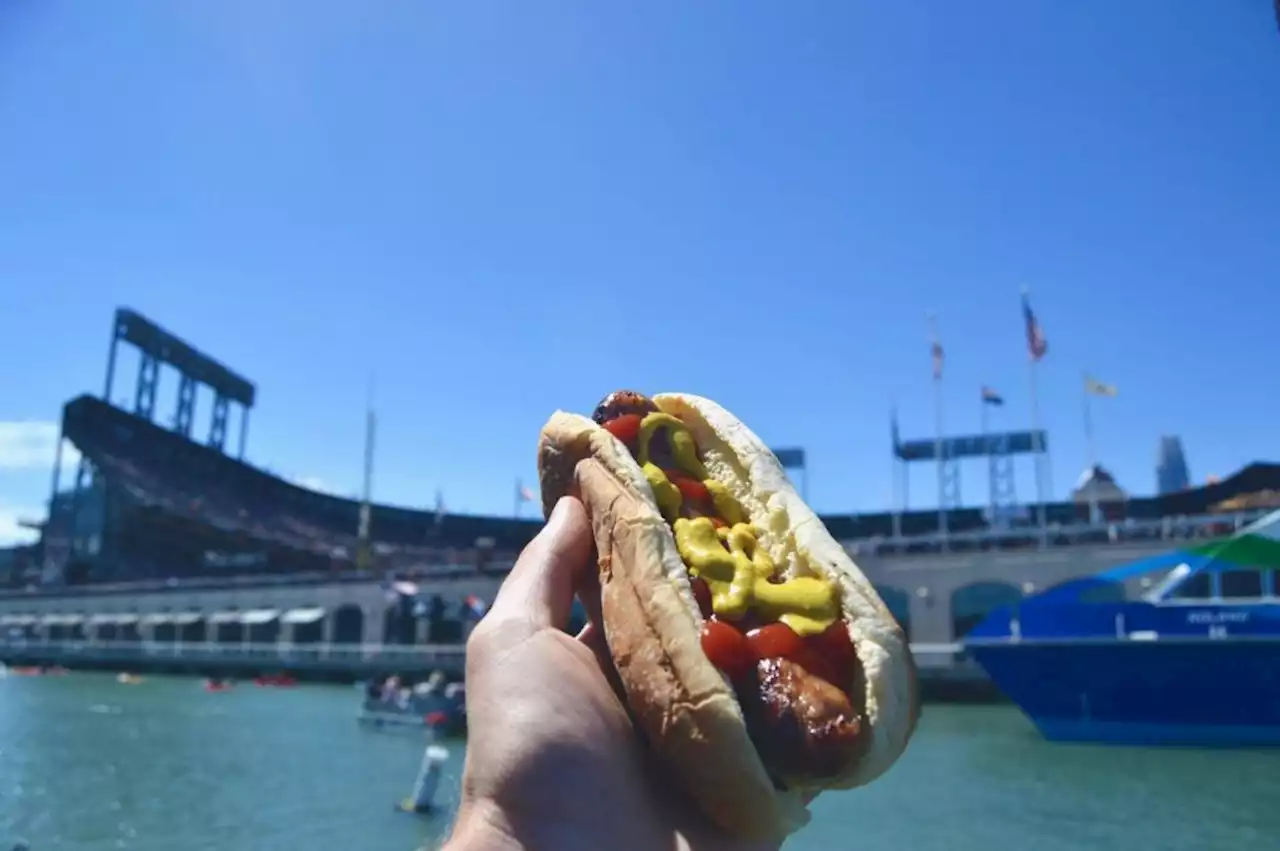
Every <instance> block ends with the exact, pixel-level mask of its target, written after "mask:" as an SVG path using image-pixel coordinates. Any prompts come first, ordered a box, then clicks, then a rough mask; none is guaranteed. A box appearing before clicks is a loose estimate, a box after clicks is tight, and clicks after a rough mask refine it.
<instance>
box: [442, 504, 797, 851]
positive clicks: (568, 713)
mask: <svg viewBox="0 0 1280 851" xmlns="http://www.w3.org/2000/svg"><path fill="white" fill-rule="evenodd" d="M594 566H595V558H594V537H593V535H592V531H591V522H590V520H588V518H587V513H586V509H585V508H584V507H583V505H582V503H581V502H579V501H578V500H577V499H575V498H573V497H565V498H563V499H561V500H560V501H559V502H558V503H557V504H556V507H555V510H554V511H553V512H552V513H551V517H550V518H549V519H548V521H547V524H546V526H544V527H543V529H542V531H541V532H539V533H538V536H537V537H536V538H534V540H533V542H532V543H530V544H529V546H528V547H526V548H525V550H524V552H523V553H521V554H520V558H519V559H518V561H517V562H516V565H515V567H514V568H512V570H511V572H510V573H509V574H508V575H507V577H506V579H505V580H504V581H503V583H502V587H501V589H500V590H499V591H498V596H497V598H496V599H495V600H494V601H493V603H492V605H491V606H490V608H489V611H488V613H487V614H486V616H485V618H484V620H482V621H481V622H480V623H479V624H478V625H477V626H476V630H475V632H473V633H472V636H471V640H470V642H469V643H468V645H467V675H468V682H469V684H470V685H469V689H468V692H469V701H468V704H469V705H468V708H467V726H468V730H469V736H468V741H467V759H466V765H465V766H464V767H463V775H462V799H461V801H460V802H459V805H458V813H457V817H456V818H455V819H454V824H453V828H452V831H451V834H450V835H449V837H448V839H447V840H446V841H445V844H444V846H443V848H442V849H441V851H508V849H510V851H518V849H533V848H554V849H557V851H578V849H582V851H587V849H591V851H595V849H600V848H607V849H609V851H632V849H635V851H650V849H654V848H669V849H679V851H777V849H778V848H779V847H780V844H779V843H767V842H766V843H748V842H743V841H741V840H735V839H731V838H728V837H726V836H724V835H723V834H722V833H721V832H719V831H717V830H716V829H714V828H713V827H712V826H711V824H710V823H709V822H708V821H707V820H706V819H705V818H703V817H702V816H701V815H700V814H698V813H696V812H694V811H693V810H692V808H691V807H690V806H689V805H687V804H684V803H683V802H680V801H678V800H675V799H674V798H673V796H671V795H670V794H669V793H667V791H666V790H665V789H664V788H663V787H662V786H661V784H659V783H657V782H655V781H654V780H653V779H652V777H651V776H650V774H649V772H648V771H647V770H646V768H645V760H644V756H643V754H642V752H641V751H640V750H639V748H638V745H637V742H636V735H635V732H634V728H633V727H632V726H631V722H630V720H629V719H628V717H627V713H626V710H624V709H623V707H622V705H621V703H620V702H619V701H618V698H617V696H616V695H615V694H614V692H613V690H612V688H611V687H610V686H609V681H608V679H607V678H606V675H605V672H604V668H603V667H602V666H601V665H600V664H599V663H598V662H597V660H598V659H600V658H601V656H600V655H597V654H600V653H603V658H608V649H607V648H601V647H600V646H599V645H598V644H597V643H596V642H599V641H600V640H601V637H600V634H599V632H594V631H593V628H592V627H591V626H588V627H586V628H585V629H584V630H583V632H582V633H580V634H579V636H578V637H577V638H574V637H573V636H571V635H569V634H567V633H566V632H564V628H565V627H566V626H567V625H568V624H569V620H570V616H571V612H572V608H573V601H574V596H575V594H577V593H586V591H587V589H588V588H590V586H591V577H592V576H593V571H594ZM595 594H596V595H597V597H598V595H599V591H598V590H596V591H595ZM597 605H598V604H597ZM597 610H598V609H597ZM486 621H487V622H488V626H487V627H486ZM593 636H594V637H593ZM548 683H554V684H555V686H554V688H549V687H548V685H547V684H548ZM586 801H590V802H591V803H590V805H589V806H584V802H586ZM542 814H545V815H542Z"/></svg>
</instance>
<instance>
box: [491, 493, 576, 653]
mask: <svg viewBox="0 0 1280 851" xmlns="http://www.w3.org/2000/svg"><path fill="white" fill-rule="evenodd" d="M593 543H594V542H593V539H592V535H591V521H590V520H589V519H588V518H587V510H586V508H584V507H583V505H582V503H581V502H579V501H578V500H577V499H575V498H573V497H568V496H566V497H562V498H561V499H560V501H559V502H557V503H556V507H555V508H554V509H553V510H552V512H551V517H549V518H548V519H547V525H545V526H543V527H542V531H541V532H539V533H538V535H537V537H535V538H534V539H533V540H532V541H531V542H530V543H529V545H528V546H527V547H525V548H524V551H523V552H522V553H520V558H519V559H517V560H516V564H515V567H513V568H512V569H511V572H510V573H509V574H507V578H506V579H505V580H504V581H503V583H502V587H501V588H499V589H498V595H497V597H496V598H495V599H494V601H493V604H492V606H491V607H490V608H489V612H488V614H487V615H486V617H492V618H494V619H495V620H511V621H525V622H527V623H528V624H529V626H531V627H534V628H538V629H541V628H544V627H556V628H560V629H563V628H564V626H565V625H566V624H567V623H568V622H569V614H570V610H571V609H572V608H573V595H574V590H575V589H576V588H577V586H578V585H579V583H580V581H581V578H582V577H583V576H584V575H585V573H586V571H587V570H588V568H589V567H590V566H591V563H592V561H593V559H592V549H593Z"/></svg>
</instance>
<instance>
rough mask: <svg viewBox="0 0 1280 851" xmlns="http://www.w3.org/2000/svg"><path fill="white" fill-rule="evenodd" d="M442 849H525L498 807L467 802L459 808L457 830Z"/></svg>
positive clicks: (450, 850) (518, 850)
mask: <svg viewBox="0 0 1280 851" xmlns="http://www.w3.org/2000/svg"><path fill="white" fill-rule="evenodd" d="M440 851H524V846H523V845H522V844H521V843H520V842H519V840H517V839H516V838H515V837H514V836H512V835H511V830H510V829H509V827H508V825H507V823H506V819H505V818H503V817H502V814H501V813H500V812H499V811H498V810H497V808H496V807H493V806H491V805H487V804H481V803H467V804H463V805H462V806H461V807H459V808H458V817H457V819H456V820H455V821H454V824H453V831H452V832H451V833H450V834H449V838H448V839H447V840H446V841H445V843H444V845H442V846H441V847H440Z"/></svg>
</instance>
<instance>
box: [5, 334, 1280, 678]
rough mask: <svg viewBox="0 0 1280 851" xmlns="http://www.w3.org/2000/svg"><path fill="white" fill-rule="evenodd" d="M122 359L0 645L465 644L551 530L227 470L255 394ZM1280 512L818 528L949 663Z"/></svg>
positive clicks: (902, 521)
mask: <svg viewBox="0 0 1280 851" xmlns="http://www.w3.org/2000/svg"><path fill="white" fill-rule="evenodd" d="M121 343H127V344H131V345H134V346H136V347H138V349H139V351H140V354H141V363H142V365H141V367H140V369H139V378H138V383H137V386H136V387H135V393H134V405H133V409H132V410H126V409H125V408H123V407H121V406H118V405H113V404H112V403H111V402H110V401H109V400H110V399H111V398H112V397H111V391H112V382H113V380H114V369H115V362H116V353H117V348H118V347H119V345H120V344H121ZM109 361H110V366H109V368H108V378H107V387H106V391H105V392H104V394H103V397H102V398H97V397H93V396H88V395H85V396H80V397H77V398H75V399H72V400H71V401H70V402H68V403H67V404H66V405H65V406H64V409H63V412H62V434H63V436H64V437H65V438H66V439H67V440H69V441H70V442H71V443H73V444H74V445H75V447H76V448H77V449H78V450H79V453H80V459H81V460H80V461H79V463H78V466H77V468H76V471H75V475H74V480H73V485H72V486H71V487H70V488H64V487H61V486H60V481H61V476H60V471H57V470H55V474H54V487H53V489H52V493H51V498H50V510H49V516H48V519H47V520H46V522H45V523H44V524H43V528H42V534H41V538H40V541H39V543H38V544H37V545H35V546H34V547H32V548H29V549H23V550H21V551H13V552H12V553H11V554H10V556H9V558H8V569H7V571H4V572H7V575H8V582H9V584H8V587H7V588H5V589H4V590H3V591H0V637H2V636H4V635H6V634H10V635H11V634H15V632H16V633H20V634H21V636H23V637H24V640H26V639H61V640H67V639H69V640H75V641H116V640H123V641H153V642H154V641H178V642H189V643H190V642H232V643H242V642H252V643H255V644H257V643H261V642H278V641H287V642H290V643H307V642H325V643H330V642H338V643H343V642H345V643H355V644H361V643H363V644H370V643H396V644H414V643H422V642H426V643H431V644H447V643H450V642H460V641H461V640H462V638H463V637H464V635H465V632H466V627H467V624H468V623H469V622H473V621H474V619H475V618H476V617H478V615H479V614H480V613H481V612H483V609H484V605H485V601H486V600H489V599H492V595H493V593H494V591H495V590H496V588H497V585H498V583H499V582H500V581H501V577H502V575H503V574H504V573H505V571H506V570H507V569H509V566H510V564H511V563H512V561H513V559H514V557H515V555H516V554H517V553H518V552H519V550H520V549H521V547H523V545H524V544H525V543H526V542H527V541H529V540H530V538H531V537H532V536H533V535H534V534H535V533H536V531H537V529H538V527H539V525H540V524H539V522H538V521H531V520H519V519H511V518H497V517H483V516H471V515H462V514H452V513H445V512H444V511H443V510H438V511H423V510H412V509H407V508H401V507H395V506H389V505H377V504H369V503H362V502H361V501H357V500H351V499H343V498H340V497H336V496H332V495H329V494H325V493H319V492H316V491H312V490H308V489H306V488H304V487H300V486H298V485H297V484H294V483H292V482H289V481H286V480H284V479H282V478H280V477H278V476H275V475H272V474H271V473H269V472H267V471H264V470H262V469H258V468H256V467H254V466H252V465H250V464H247V463H245V462H244V461H242V460H241V459H240V458H239V457H233V456H232V455H231V454H229V453H228V452H227V451H226V436H227V434H228V430H229V423H230V415H229V414H230V410H231V405H232V404H233V403H234V404H236V405H238V406H239V407H240V408H241V416H240V438H241V439H240V446H239V447H238V448H239V450H240V452H238V453H237V454H238V455H240V454H242V452H243V446H244V441H245V439H246V434H247V429H248V412H249V409H250V408H251V407H252V404H253V401H254V400H255V398H256V390H255V388H254V387H253V385H252V384H251V383H249V382H248V381H247V380H245V379H243V378H242V377H240V376H238V375H236V374H235V373H233V372H232V371H230V370H229V369H227V368H225V367H223V366H221V365H220V364H218V363H217V362H216V361H213V360H212V359H210V358H207V357H206V356H204V355H203V354H201V353H200V352H198V351H197V350H196V349H195V348H194V347H192V346H190V345H188V344H186V343H185V342H182V341H181V340H178V339H177V338H176V337H174V336H172V335H170V334H168V333H167V332H165V331H164V330H163V329H161V328H159V326H157V325H155V324H154V323H152V322H150V321H149V320H146V319H145V318H143V317H141V316H139V315H138V314H136V313H135V312H133V311H125V310H122V311H120V312H118V313H117V315H116V317H115V322H114V324H113V331H112V337H111V353H110V356H109ZM164 364H168V365H169V366H171V367H173V368H176V369H177V370H178V372H179V376H180V392H179V397H178V405H179V410H178V412H177V413H176V414H175V416H174V417H173V420H172V421H173V426H172V427H170V428H166V427H162V426H161V425H158V424H157V423H156V422H155V418H154V415H155V387H156V384H157V382H158V380H159V367H160V366H161V365H164ZM201 385H203V386H206V387H209V388H211V389H212V391H213V393H214V395H215V403H214V407H213V410H214V416H213V423H212V425H211V427H210V430H209V433H208V436H207V438H205V439H203V440H201V439H198V438H197V437H194V436H193V435H194V434H195V432H194V423H193V417H192V415H191V412H192V410H193V409H194V397H195V393H196V390H197V388H198V387H199V386H201ZM896 447H897V444H896V439H895V448H896ZM1275 492H1280V466H1278V465H1273V464H1261V463H1259V464H1253V465H1251V466H1249V467H1247V468H1246V469H1244V470H1242V471H1240V472H1239V473H1237V474H1236V475H1234V476H1232V477H1230V478H1228V479H1226V480H1223V481H1221V482H1217V483H1214V484H1211V485H1208V486H1205V487H1200V488H1192V489H1182V490H1178V491H1176V492H1171V493H1166V494H1162V495H1159V496H1155V497H1151V498H1132V497H1130V498H1126V499H1125V500H1124V501H1123V502H1122V503H1119V504H1116V505H1109V506H1108V507H1107V511H1106V514H1105V516H1104V517H1102V518H1101V519H1100V520H1099V519H1097V518H1091V517H1090V514H1089V512H1088V507H1087V506H1084V505H1081V504H1080V503H1079V502H1077V501H1064V502H1049V503H1043V504H1041V505H1036V506H1033V508H1034V510H1033V511H1029V512H1024V513H1023V516H1024V517H1025V518H1027V520H1026V521H1024V522H1014V523H1010V522H1008V518H999V522H995V523H993V522H992V521H993V518H992V516H991V513H990V512H989V511H988V510H985V509H984V508H956V509H953V510H950V511H948V512H947V514H946V518H945V521H944V520H941V519H940V516H939V512H938V511H937V510H936V509H929V510H921V511H902V512H885V513H878V514H856V515H855V514H848V515H831V516H826V517H824V521H825V522H826V524H827V526H828V528H829V529H830V530H831V532H832V533H833V534H834V535H835V536H836V537H837V538H838V539H839V540H841V541H842V542H844V544H845V546H846V547H847V548H848V549H849V551H850V552H851V553H852V554H853V556H854V558H855V559H856V560H857V561H858V563H859V564H860V565H861V566H862V567H863V569H864V570H865V571H866V573H867V574H868V576H869V577H870V578H871V579H872V581H873V582H874V583H875V584H876V586H877V587H878V588H879V589H880V591H881V594H882V596H883V597H884V598H885V600H886V602H887V603H888V604H889V606H890V608H891V609H892V610H893V611H894V613H895V614H896V615H897V616H898V618H899V620H900V621H902V622H903V624H904V625H905V626H906V627H907V629H908V632H909V633H910V635H911V637H912V640H913V641H915V642H921V643H926V644H942V643H946V642H952V641H954V640H955V639H957V638H958V637H960V636H962V635H963V634H964V633H965V632H967V631H968V629H969V628H971V627H972V626H973V625H974V624H975V623H976V622H977V621H978V620H980V619H981V618H982V617H983V616H984V615H985V614H986V613H987V612H988V611H990V610H991V609H992V608H994V607H995V606H998V605H1003V604H1005V603H1008V602H1011V601H1014V600H1017V599H1018V598H1020V597H1021V596H1023V595H1024V594H1027V593H1031V592H1033V591H1036V590H1042V589H1044V588H1045V587H1048V586H1050V585H1053V584H1056V583H1057V582H1061V581H1064V580H1067V579H1071V578H1075V577H1078V576H1081V575H1086V574H1091V573H1095V572H1097V571H1100V570H1102V569H1105V568H1107V567H1110V566H1112V565H1115V564H1119V563H1122V562H1125V561H1128V560H1131V559H1135V558H1141V557H1144V556H1146V555H1150V554H1154V553H1157V552H1160V551H1164V550H1167V549H1169V548H1170V546H1171V544H1170V543H1169V542H1170V541H1171V540H1179V539H1185V538H1196V537H1211V536H1217V535H1221V534H1225V533H1227V532H1229V531H1231V530H1232V529H1233V528H1236V527H1238V526H1239V525H1241V524H1243V523H1245V522H1248V520H1250V519H1252V518H1253V517H1254V516H1257V515H1258V514H1259V513H1260V512H1262V511H1264V510H1265V509H1266V508H1267V507H1268V504H1269V501H1268V500H1261V501H1259V500H1257V499H1253V498H1252V497H1251V495H1255V496H1256V495H1258V494H1267V493H1275ZM1251 500H1252V501H1251ZM362 509H363V510H366V511H368V521H369V522H368V523H364V524H362V523H361V513H362ZM1041 516H1043V517H1044V518H1045V522H1044V525H1041V524H1040V523H1038V522H1036V519H1037V518H1039V517H1041ZM362 532H364V533H365V534H363V535H362ZM362 553H364V554H365V555H366V556H367V557H366V558H362V557H361V554H362ZM3 566H4V565H0V567H3ZM4 572H0V575H2V574H3V573H4ZM944 655H946V654H944ZM921 661H922V665H924V666H929V665H930V664H931V660H929V659H922V660H921ZM932 661H934V662H936V663H937V664H938V665H942V666H946V665H950V664H951V663H952V661H953V660H952V658H951V657H950V656H949V655H948V656H946V658H939V659H937V660H932Z"/></svg>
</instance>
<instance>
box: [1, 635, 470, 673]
mask: <svg viewBox="0 0 1280 851" xmlns="http://www.w3.org/2000/svg"><path fill="white" fill-rule="evenodd" d="M0 656H7V657H10V658H23V657H28V658H35V657H42V658H50V659H58V660H64V661H70V660H75V659H81V660H85V661H116V660H118V661H135V660H136V661H149V662H166V661H172V662H194V663H198V662H217V663H220V664H233V663H237V662H244V663H246V664H254V665H262V664H263V663H278V664H279V665H280V666H282V667H289V666H291V665H299V664H302V665H314V664H320V665H328V666H332V667H350V668H360V667H364V666H369V665H376V666H379V667H387V666H391V667H394V666H397V665H403V666H405V667H410V668H429V667H432V666H439V667H458V666H459V665H461V664H462V662H463V660H464V659H465V656H466V648H465V647H464V646H462V645H460V644H415V645H399V644H285V643H278V644H275V643H272V644H267V643H257V644H255V643H247V642H246V643H240V644H232V643H226V644H219V643H216V642H158V641H41V640H31V639H22V638H16V639H15V638H6V639H0Z"/></svg>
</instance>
